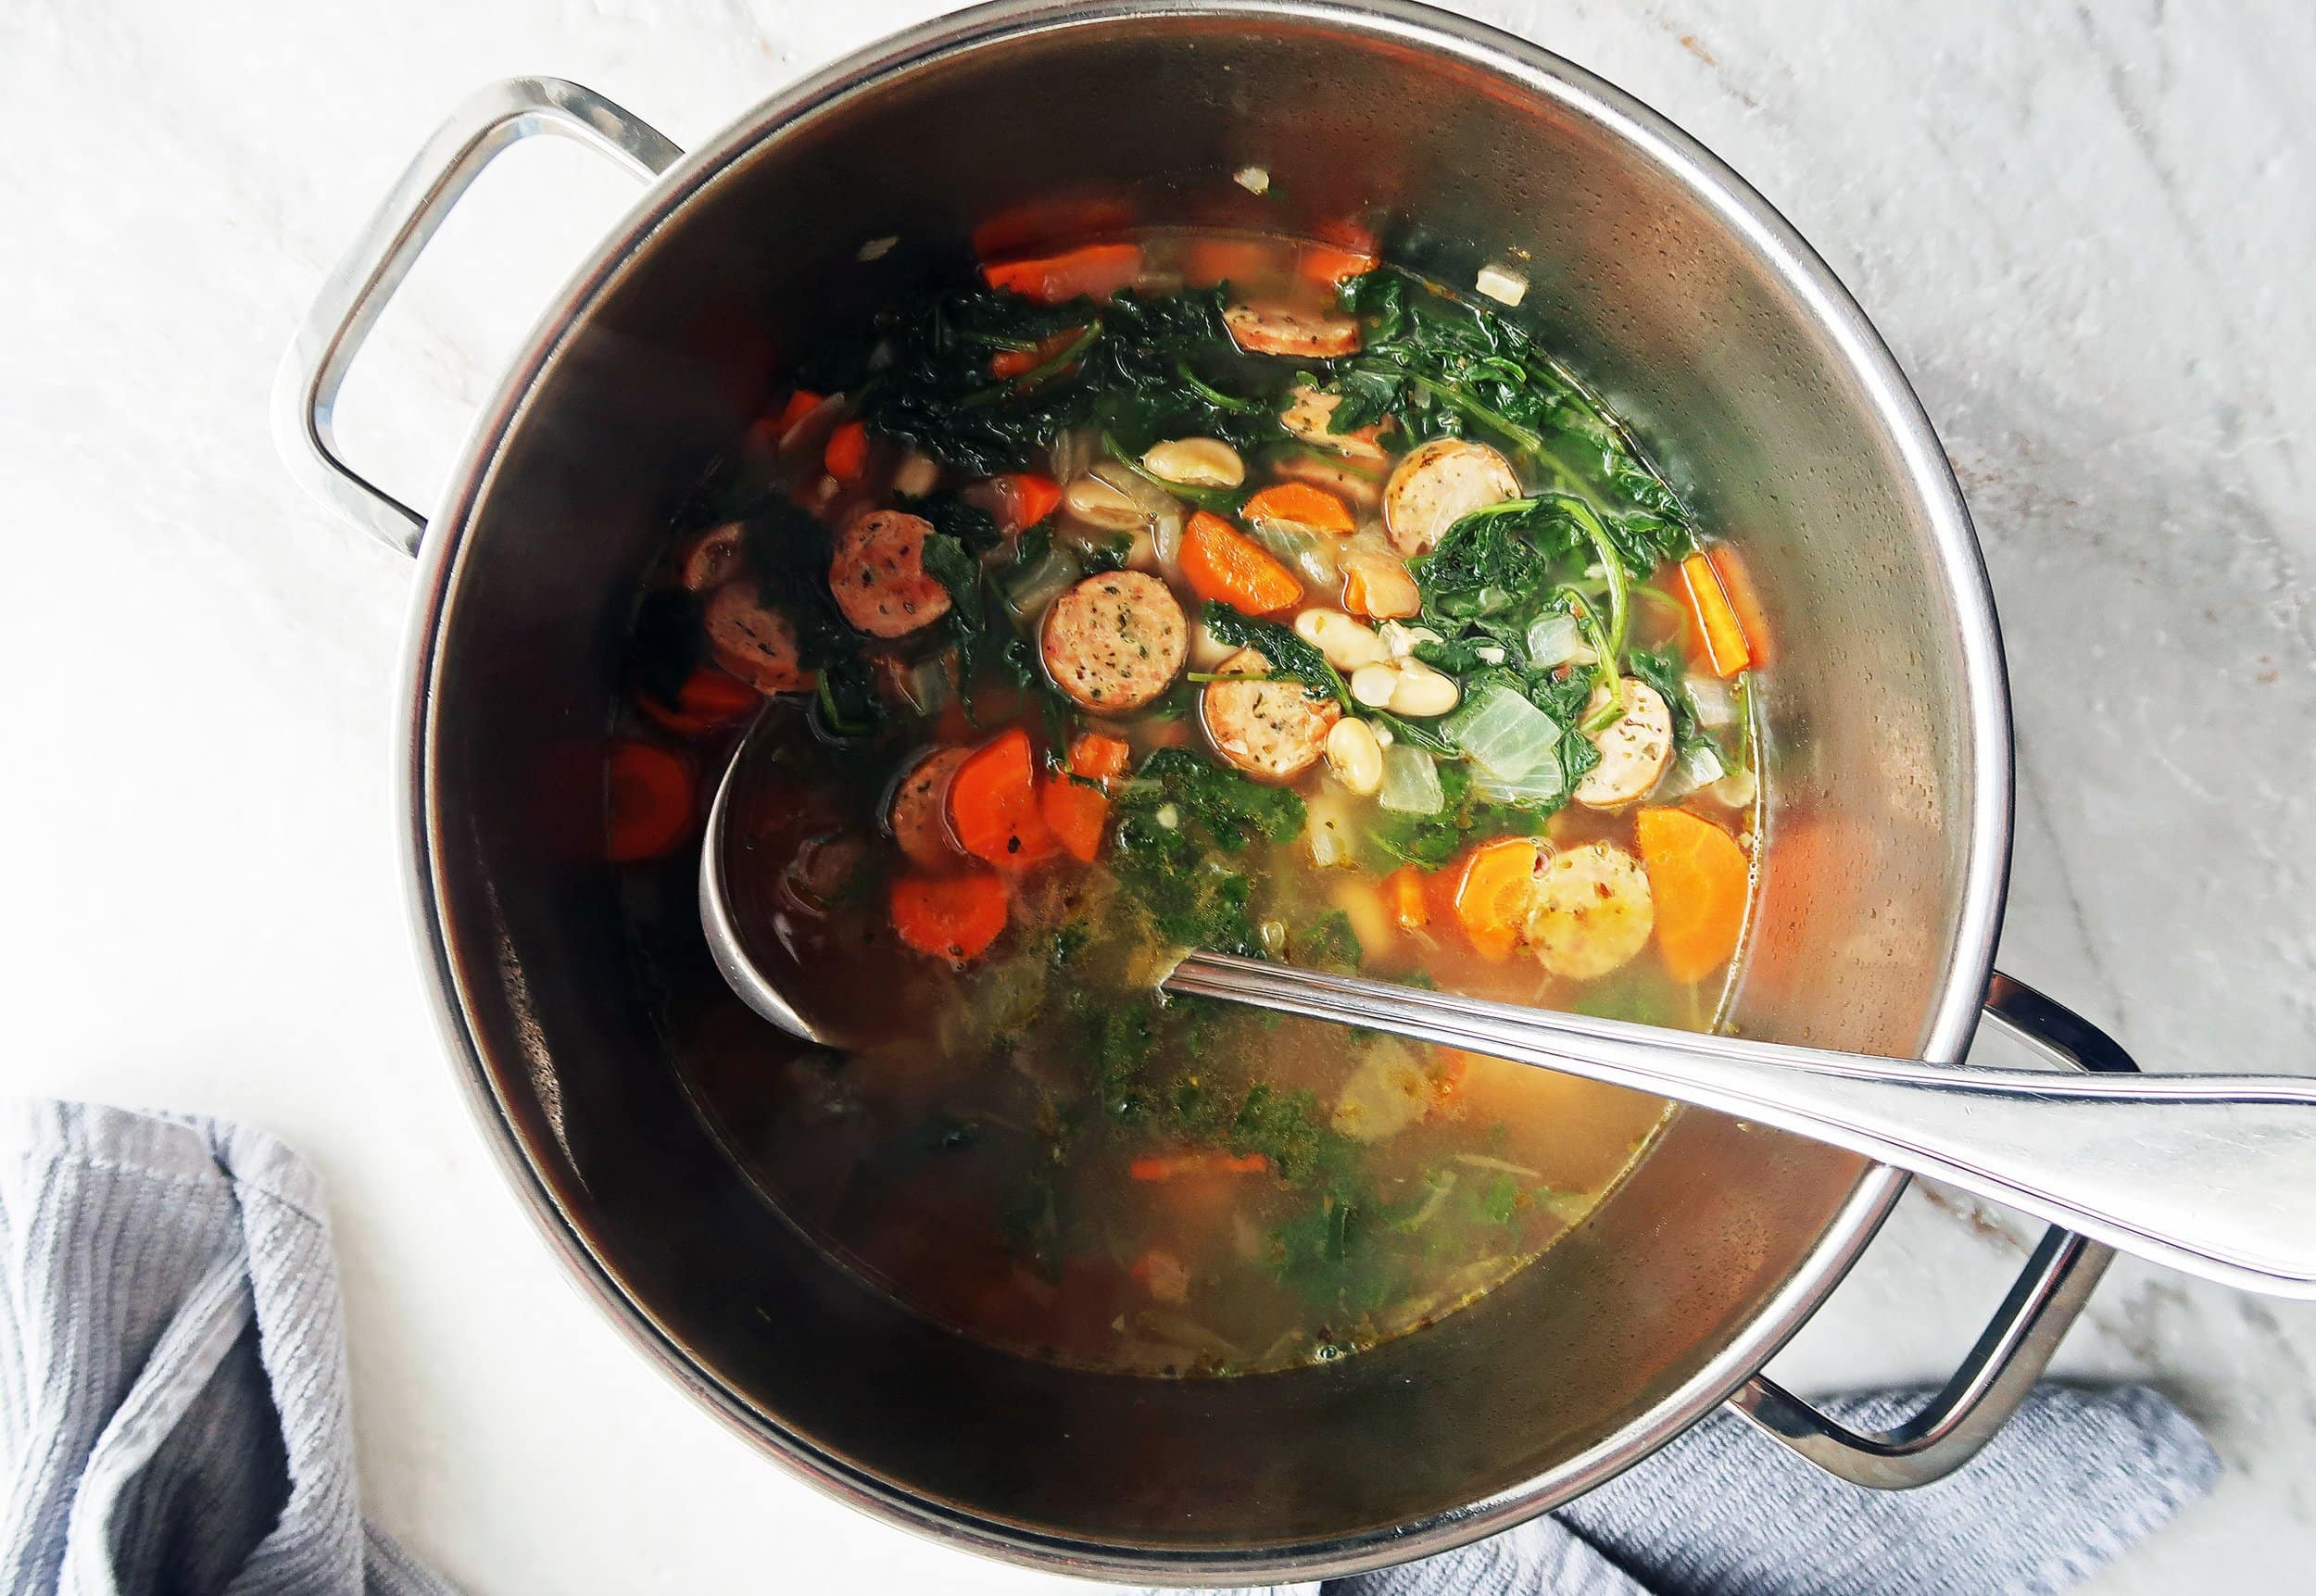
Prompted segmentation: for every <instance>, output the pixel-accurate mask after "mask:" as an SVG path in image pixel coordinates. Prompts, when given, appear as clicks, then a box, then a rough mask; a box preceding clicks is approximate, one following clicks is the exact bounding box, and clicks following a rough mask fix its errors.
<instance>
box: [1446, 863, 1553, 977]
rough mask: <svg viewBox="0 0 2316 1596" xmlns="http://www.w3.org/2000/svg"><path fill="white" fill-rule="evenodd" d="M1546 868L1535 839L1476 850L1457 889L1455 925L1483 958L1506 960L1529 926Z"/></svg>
mask: <svg viewBox="0 0 2316 1596" xmlns="http://www.w3.org/2000/svg"><path fill="white" fill-rule="evenodd" d="M1542 862H1543V856H1542V854H1541V853H1540V852H1538V850H1537V848H1536V844H1535V842H1534V840H1533V839H1532V838H1529V837H1525V836H1500V837H1498V838H1496V840H1495V841H1493V842H1490V843H1483V844H1481V845H1480V846H1479V847H1478V848H1474V849H1473V850H1472V854H1471V858H1470V859H1468V860H1466V861H1465V864H1464V870H1463V873H1462V875H1461V876H1460V877H1459V878H1458V880H1457V881H1456V884H1455V919H1456V923H1457V924H1460V925H1462V926H1463V928H1464V936H1465V937H1466V939H1467V940H1469V941H1470V943H1471V945H1472V947H1473V948H1474V949H1476V950H1477V951H1478V952H1479V954H1481V956H1483V957H1485V958H1489V959H1508V958H1510V957H1511V956H1512V949H1514V948H1515V947H1517V945H1518V943H1519V939H1520V934H1521V932H1522V931H1523V930H1525V929H1526V927H1527V925H1528V911H1529V904H1530V903H1531V902H1532V901H1533V899H1534V898H1535V893H1536V872H1537V871H1538V869H1540V868H1541V867H1542Z"/></svg>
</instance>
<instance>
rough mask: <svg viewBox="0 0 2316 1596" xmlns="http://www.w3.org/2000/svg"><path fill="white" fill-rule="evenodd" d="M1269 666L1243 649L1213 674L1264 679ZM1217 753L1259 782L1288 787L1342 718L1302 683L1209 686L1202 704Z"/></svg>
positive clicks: (1327, 701) (1321, 750)
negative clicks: (1284, 783)
mask: <svg viewBox="0 0 2316 1596" xmlns="http://www.w3.org/2000/svg"><path fill="white" fill-rule="evenodd" d="M1270 668H1271V663H1270V661H1269V660H1266V659H1265V658H1264V657H1263V655H1262V654H1261V653H1260V652H1259V651H1258V650H1256V649H1252V648H1241V649H1240V650H1239V651H1238V652H1237V653H1236V654H1233V655H1232V656H1230V658H1229V659H1227V660H1224V661H1223V662H1222V666H1221V669H1220V670H1218V671H1217V672H1215V674H1217V675H1221V676H1240V677H1245V676H1253V675H1263V674H1267V673H1268V672H1269V671H1270ZM1200 712H1201V714H1202V717H1203V718H1204V720H1205V722H1206V735H1207V736H1208V738H1210V739H1211V740H1212V741H1213V743H1214V745H1215V752H1216V753H1219V754H1220V755H1222V757H1223V758H1224V759H1226V760H1229V761H1230V762H1231V763H1232V764H1234V765H1236V766H1238V768H1239V769H1240V770H1242V771H1244V772H1245V773H1247V774H1249V775H1251V776H1252V777H1254V778H1255V779H1256V780H1258V781H1266V782H1288V781H1292V780H1294V778H1295V777H1297V776H1299V775H1301V774H1302V773H1303V772H1305V771H1307V770H1309V769H1310V768H1311V767H1312V766H1313V765H1315V764H1316V763H1318V762H1319V756H1320V755H1321V754H1323V753H1325V752H1326V751H1327V734H1328V732H1330V731H1332V730H1333V729H1334V726H1335V723H1336V722H1338V721H1340V720H1341V719H1342V718H1343V707H1342V706H1341V704H1339V703H1337V702H1336V701H1335V700H1334V699H1333V698H1314V697H1311V695H1310V694H1308V693H1306V692H1304V691H1303V684H1302V683H1300V682H1261V681H1254V682H1250V681H1236V682H1209V683H1207V684H1206V691H1205V693H1204V695H1203V696H1202V697H1201V699H1200Z"/></svg>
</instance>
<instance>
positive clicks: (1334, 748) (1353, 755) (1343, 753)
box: [1327, 717, 1383, 798]
mask: <svg viewBox="0 0 2316 1596" xmlns="http://www.w3.org/2000/svg"><path fill="white" fill-rule="evenodd" d="M1327 768H1328V769H1329V770H1331V771H1333V772H1334V773H1335V779H1336V780H1337V781H1339V782H1341V783H1342V784H1343V785H1345V786H1347V787H1349V788H1350V789H1351V790H1352V791H1353V793H1356V794H1357V795H1358V796H1359V797H1361V798H1366V797H1369V796H1370V795H1372V794H1373V793H1374V792H1375V790H1376V788H1378V787H1379V786H1381V785H1383V745H1382V744H1380V743H1378V742H1377V741H1376V740H1375V734H1374V733H1373V732H1372V731H1370V730H1368V729H1367V723H1366V722H1365V721H1354V720H1351V719H1349V718H1348V717H1346V718H1345V719H1343V720H1340V721H1338V722H1336V723H1335V725H1334V729H1333V730H1331V731H1329V732H1328V734H1327Z"/></svg>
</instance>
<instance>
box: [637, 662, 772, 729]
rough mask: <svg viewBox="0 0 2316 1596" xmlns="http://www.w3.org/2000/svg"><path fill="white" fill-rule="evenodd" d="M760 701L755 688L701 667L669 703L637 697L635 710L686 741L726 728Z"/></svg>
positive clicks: (647, 695) (643, 695)
mask: <svg viewBox="0 0 2316 1596" xmlns="http://www.w3.org/2000/svg"><path fill="white" fill-rule="evenodd" d="M763 701H764V700H763V699H762V697H761V696H759V695H758V693H757V691H756V689H755V688H753V687H751V686H749V685H748V684H747V683H745V682H740V681H736V680H734V679H733V678H732V677H730V676H727V675H725V674H724V672H721V671H719V670H717V669H716V668H715V667H714V666H712V665H702V666H700V667H699V669H697V670H695V671H694V672H692V673H691V674H690V675H688V676H686V677H685V678H684V680H683V681H682V683H680V684H679V685H677V687H676V689H675V697H673V699H672V700H671V699H666V698H661V697H659V696H658V695H657V694H654V693H643V692H639V693H637V694H636V706H637V707H638V708H640V709H641V710H643V712H644V713H645V714H647V715H649V716H650V717H651V718H652V719H653V720H655V721H657V722H659V723H660V724H661V725H663V726H665V727H666V728H667V729H668V730H669V731H671V732H679V733H681V734H683V735H685V736H687V737H696V736H699V735H701V734H702V733H706V732H712V731H714V730H715V729H716V728H717V727H718V726H728V725H730V724H731V723H733V722H735V721H736V720H738V719H739V718H740V717H741V716H742V715H745V714H747V713H748V712H749V710H753V709H754V708H756V706H757V705H759V704H761V703H762V702H763Z"/></svg>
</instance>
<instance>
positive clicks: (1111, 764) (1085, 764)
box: [1070, 732, 1134, 782]
mask: <svg viewBox="0 0 2316 1596" xmlns="http://www.w3.org/2000/svg"><path fill="white" fill-rule="evenodd" d="M1133 751H1134V750H1133V749H1131V748H1127V746H1126V740H1125V739H1124V738H1122V737H1105V736H1103V735H1101V733H1100V732H1080V733H1078V734H1077V735H1076V738H1075V739H1074V740H1073V741H1072V742H1071V743H1070V773H1071V774H1072V775H1079V776H1084V777H1085V778H1086V779H1087V780H1088V781H1089V782H1106V781H1108V780H1109V779H1110V778H1111V777H1112V776H1122V775H1124V774H1125V773H1126V761H1127V757H1128V756H1129V755H1131V754H1132V753H1133Z"/></svg>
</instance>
